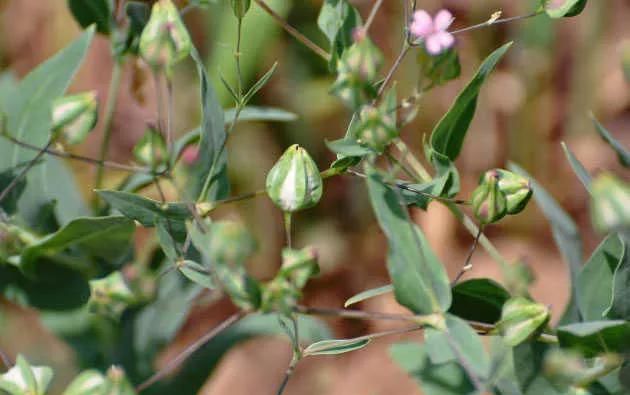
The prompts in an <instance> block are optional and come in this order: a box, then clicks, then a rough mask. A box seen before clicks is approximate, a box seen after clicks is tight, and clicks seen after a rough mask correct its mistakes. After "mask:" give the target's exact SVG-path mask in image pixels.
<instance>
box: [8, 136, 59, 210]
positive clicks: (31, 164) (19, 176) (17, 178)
mask: <svg viewBox="0 0 630 395" xmlns="http://www.w3.org/2000/svg"><path fill="white" fill-rule="evenodd" d="M52 143H53V140H52V139H50V140H48V143H46V146H45V147H44V148H41V149H40V150H39V152H37V155H35V157H34V158H33V159H31V161H30V162H29V163H28V164H27V165H26V166H24V167H23V168H22V170H20V172H19V173H18V174H17V175H16V176H15V178H13V180H11V182H10V183H9V185H7V186H6V187H5V188H4V189H3V190H2V192H0V202H2V201H3V200H4V199H5V198H6V197H7V196H9V193H11V191H12V190H13V189H14V188H15V187H16V186H17V185H18V183H19V182H20V181H21V180H22V179H23V178H24V177H26V175H27V174H28V172H29V171H30V170H31V169H32V168H33V167H34V166H35V165H36V164H37V163H38V162H39V160H40V159H41V157H42V156H43V155H44V154H45V153H46V150H47V149H48V148H50V146H51V145H52Z"/></svg>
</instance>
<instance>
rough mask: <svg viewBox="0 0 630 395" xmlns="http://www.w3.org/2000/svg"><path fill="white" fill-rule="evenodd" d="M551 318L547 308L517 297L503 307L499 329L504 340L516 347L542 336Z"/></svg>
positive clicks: (498, 324)
mask: <svg viewBox="0 0 630 395" xmlns="http://www.w3.org/2000/svg"><path fill="white" fill-rule="evenodd" d="M550 317H551V315H550V314H549V309H548V308H547V307H546V306H543V305H541V304H538V303H535V302H532V301H530V300H528V299H525V298H521V297H517V298H513V299H510V300H508V301H507V302H506V303H505V305H503V311H502V312H501V320H500V321H499V322H498V323H497V329H498V330H499V331H500V332H501V334H502V335H503V340H505V342H506V343H507V344H508V345H510V346H512V347H514V346H517V345H518V344H520V343H522V342H524V341H525V340H527V339H529V338H530V337H533V336H537V335H538V334H540V332H542V330H543V329H544V326H545V325H547V322H549V318H550Z"/></svg>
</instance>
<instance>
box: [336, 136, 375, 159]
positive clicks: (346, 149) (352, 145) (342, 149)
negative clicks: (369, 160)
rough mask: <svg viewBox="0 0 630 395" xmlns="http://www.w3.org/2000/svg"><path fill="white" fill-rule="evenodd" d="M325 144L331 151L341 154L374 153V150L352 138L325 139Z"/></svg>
mask: <svg viewBox="0 0 630 395" xmlns="http://www.w3.org/2000/svg"><path fill="white" fill-rule="evenodd" d="M326 146H327V147H328V149H330V150H331V151H332V152H334V153H336V154H337V155H342V156H351V157H357V156H365V155H368V154H372V153H374V151H373V150H372V149H371V148H369V147H366V146H363V145H361V144H359V143H357V142H356V141H355V140H353V139H346V138H343V139H339V140H334V141H326Z"/></svg>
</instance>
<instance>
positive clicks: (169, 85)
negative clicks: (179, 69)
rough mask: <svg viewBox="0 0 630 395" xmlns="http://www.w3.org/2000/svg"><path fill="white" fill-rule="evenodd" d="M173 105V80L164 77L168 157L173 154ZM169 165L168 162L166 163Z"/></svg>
mask: <svg viewBox="0 0 630 395" xmlns="http://www.w3.org/2000/svg"><path fill="white" fill-rule="evenodd" d="M174 107H175V104H174V103H173V80H171V78H170V77H168V76H167V77H166V141H167V144H166V146H167V147H168V153H169V156H170V155H171V154H172V153H173V152H174V148H173V147H174V143H175V140H174V139H173V114H174V112H173V109H174ZM168 163H170V161H169V162H168Z"/></svg>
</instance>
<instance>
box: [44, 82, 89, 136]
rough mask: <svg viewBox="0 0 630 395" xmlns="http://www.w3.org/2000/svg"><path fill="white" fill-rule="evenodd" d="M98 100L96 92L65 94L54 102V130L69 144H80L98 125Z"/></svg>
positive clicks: (56, 134) (55, 133)
mask: <svg viewBox="0 0 630 395" xmlns="http://www.w3.org/2000/svg"><path fill="white" fill-rule="evenodd" d="M97 118H98V100H97V98H96V92H95V91H90V92H84V93H79V94H76V95H70V96H64V97H62V98H59V99H57V100H56V101H55V102H54V103H53V108H52V128H51V129H52V131H53V135H54V136H59V137H61V138H62V139H63V140H64V141H65V142H66V143H68V144H79V143H81V142H83V140H85V138H86V137H87V135H88V133H90V132H91V131H92V129H94V126H96V121H97Z"/></svg>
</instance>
